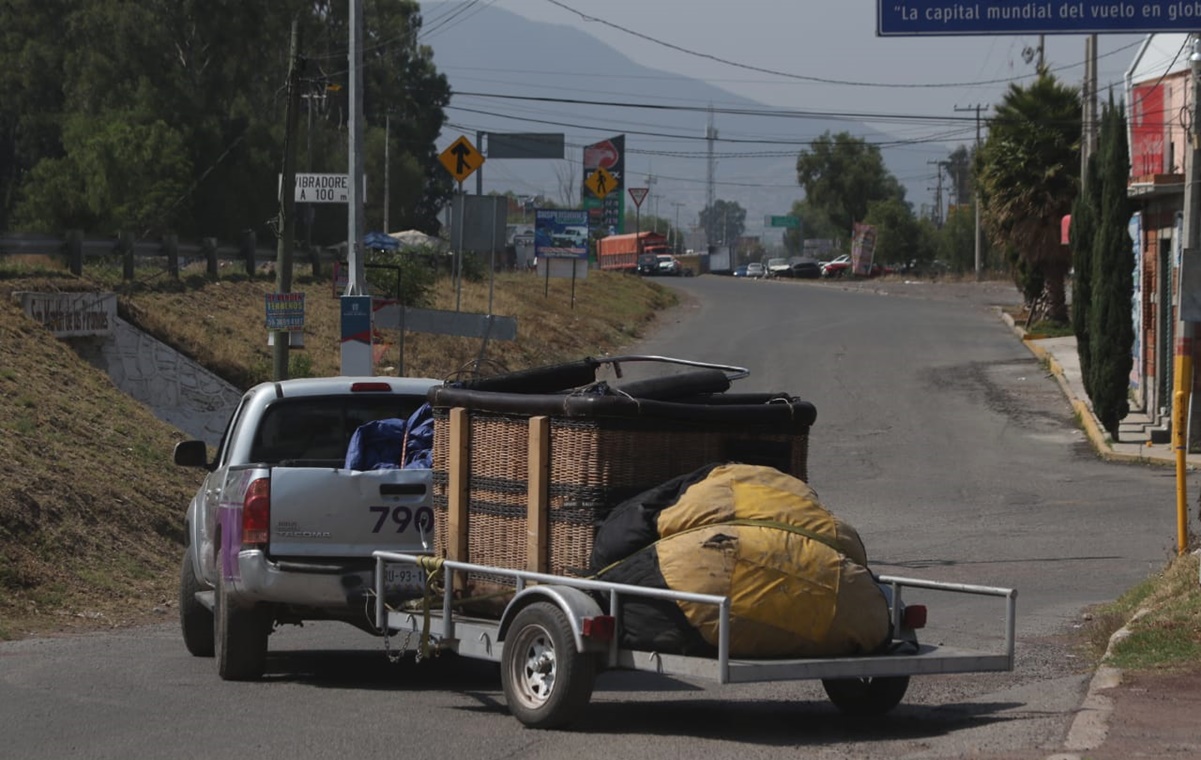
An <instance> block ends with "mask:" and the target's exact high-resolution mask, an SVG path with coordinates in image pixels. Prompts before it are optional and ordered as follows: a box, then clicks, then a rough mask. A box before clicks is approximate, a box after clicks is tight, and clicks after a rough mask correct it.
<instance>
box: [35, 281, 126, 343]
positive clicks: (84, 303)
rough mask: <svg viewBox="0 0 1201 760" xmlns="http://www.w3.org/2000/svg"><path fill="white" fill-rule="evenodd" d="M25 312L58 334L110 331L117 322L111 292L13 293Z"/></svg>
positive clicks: (68, 334)
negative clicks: (19, 300)
mask: <svg viewBox="0 0 1201 760" xmlns="http://www.w3.org/2000/svg"><path fill="white" fill-rule="evenodd" d="M14 295H16V296H17V297H18V298H20V299H21V307H22V308H23V309H24V310H25V315H26V316H28V317H29V318H30V319H32V320H34V321H35V322H38V323H39V324H41V325H42V326H43V327H45V328H46V329H47V330H49V331H50V332H52V333H54V335H55V337H58V338H77V337H81V336H85V335H111V334H112V332H113V329H114V328H115V327H116V325H117V297H116V294H114V293H29V292H18V293H15V294H14Z"/></svg>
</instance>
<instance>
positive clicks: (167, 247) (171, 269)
mask: <svg viewBox="0 0 1201 760" xmlns="http://www.w3.org/2000/svg"><path fill="white" fill-rule="evenodd" d="M163 252H164V253H166V254H167V274H168V275H169V276H170V277H171V279H172V280H178V279H179V235H167V236H166V237H164V238H163Z"/></svg>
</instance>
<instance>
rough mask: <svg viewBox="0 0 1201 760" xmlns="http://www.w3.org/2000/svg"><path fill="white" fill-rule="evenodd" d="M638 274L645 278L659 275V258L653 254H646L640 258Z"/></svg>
mask: <svg viewBox="0 0 1201 760" xmlns="http://www.w3.org/2000/svg"><path fill="white" fill-rule="evenodd" d="M638 274H640V275H643V276H644V277H649V276H651V275H656V274H659V258H658V257H657V256H655V254H653V253H644V254H642V255H641V256H639V257H638Z"/></svg>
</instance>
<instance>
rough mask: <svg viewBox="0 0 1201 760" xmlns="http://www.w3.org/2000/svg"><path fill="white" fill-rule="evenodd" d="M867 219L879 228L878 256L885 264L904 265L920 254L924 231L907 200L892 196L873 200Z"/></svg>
mask: <svg viewBox="0 0 1201 760" xmlns="http://www.w3.org/2000/svg"><path fill="white" fill-rule="evenodd" d="M864 222H866V223H867V224H871V225H874V226H875V228H876V252H875V255H874V257H873V258H874V260H875V261H876V262H878V263H881V264H900V265H904V264H907V263H908V262H910V261H912V260H914V259H918V258H929V257H928V256H920V255H919V254H920V253H921V244H922V231H921V227H920V225H918V222H917V219H915V218H914V216H913V210H912V209H911V208H909V204H907V203H905V202H904V201H901V200H897V199H895V198H890V199H888V200H883V201H873V202H872V204H871V206H869V207H868V211H867V216H866V217H864Z"/></svg>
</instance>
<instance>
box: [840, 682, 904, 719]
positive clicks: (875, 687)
mask: <svg viewBox="0 0 1201 760" xmlns="http://www.w3.org/2000/svg"><path fill="white" fill-rule="evenodd" d="M822 686H824V687H825V689H826V696H828V697H829V698H830V701H831V702H833V703H834V706H835V707H837V708H838V709H839V710H841V711H842V712H843V713H845V714H847V715H853V716H855V717H872V716H876V715H883V714H884V713H886V712H888V711H889V710H891V709H892V708H894V707H896V706H897V705H899V704H900V703H901V699H902V698H903V697H904V696H905V691H906V690H907V689H908V688H909V676H889V677H880V678H826V679H823V680H822Z"/></svg>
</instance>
